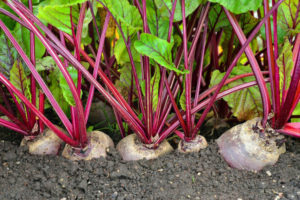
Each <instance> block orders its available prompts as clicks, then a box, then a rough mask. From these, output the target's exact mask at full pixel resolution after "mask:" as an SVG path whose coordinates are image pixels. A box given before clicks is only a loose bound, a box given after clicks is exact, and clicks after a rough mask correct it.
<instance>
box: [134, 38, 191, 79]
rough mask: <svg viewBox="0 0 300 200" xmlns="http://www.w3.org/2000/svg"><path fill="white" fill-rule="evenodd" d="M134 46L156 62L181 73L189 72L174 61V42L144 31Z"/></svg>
mask: <svg viewBox="0 0 300 200" xmlns="http://www.w3.org/2000/svg"><path fill="white" fill-rule="evenodd" d="M134 47H135V49H136V50H137V51H138V52H139V53H140V54H142V55H145V56H148V57H149V58H152V59H153V60H154V61H155V62H157V63H158V64H160V65H161V66H164V67H165V68H167V69H169V70H172V71H175V72H177V73H179V74H186V73H189V72H188V71H187V70H184V71H181V70H179V69H177V68H176V67H175V65H174V63H173V62H172V47H173V43H169V42H167V41H166V40H163V39H160V38H158V37H156V36H155V35H151V34H147V33H142V34H141V37H140V40H137V41H135V43H134Z"/></svg>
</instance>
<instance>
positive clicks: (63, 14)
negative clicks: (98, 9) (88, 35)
mask: <svg viewBox="0 0 300 200" xmlns="http://www.w3.org/2000/svg"><path fill="white" fill-rule="evenodd" d="M85 1H86V0H72V1H71V0H68V1H65V0H46V1H43V2H42V3H40V4H39V6H38V15H37V17H38V18H39V19H41V20H43V21H45V22H47V23H50V24H52V25H53V26H55V27H56V28H58V29H60V30H62V31H64V32H66V33H68V34H72V30H71V20H70V6H73V9H72V17H73V20H74V22H77V20H78V17H79V9H78V6H77V4H80V3H83V2H85ZM88 16H89V14H88ZM88 21H91V17H89V19H87V21H86V22H85V23H84V25H85V26H87V25H88V24H87V22H88ZM85 26H84V27H83V29H85Z"/></svg>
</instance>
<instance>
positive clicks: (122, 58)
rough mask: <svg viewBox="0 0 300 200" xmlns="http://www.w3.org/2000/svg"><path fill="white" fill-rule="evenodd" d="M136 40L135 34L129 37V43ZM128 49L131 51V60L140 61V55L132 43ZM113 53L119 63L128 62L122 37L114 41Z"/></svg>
mask: <svg viewBox="0 0 300 200" xmlns="http://www.w3.org/2000/svg"><path fill="white" fill-rule="evenodd" d="M136 40H137V37H136V36H133V37H131V43H132V44H134V42H135V41H136ZM130 50H131V53H132V57H133V60H134V61H135V62H140V55H139V53H138V52H137V51H136V49H135V48H134V47H133V45H131V48H130ZM114 55H115V57H116V60H117V62H118V63H119V64H120V65H124V64H126V63H130V59H129V55H128V51H127V48H126V45H125V42H124V40H123V38H119V39H118V41H117V42H116V44H115V47H114Z"/></svg>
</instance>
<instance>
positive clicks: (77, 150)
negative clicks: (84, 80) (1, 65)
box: [0, 1, 113, 160]
mask: <svg viewBox="0 0 300 200" xmlns="http://www.w3.org/2000/svg"><path fill="white" fill-rule="evenodd" d="M5 3H6V4H7V5H8V6H9V7H10V8H11V9H12V10H13V11H14V12H15V13H16V14H17V15H18V17H19V18H18V17H16V16H15V15H13V14H12V13H10V12H8V11H6V10H4V9H2V8H1V9H0V11H1V13H3V14H5V15H7V16H8V17H10V18H12V19H13V20H15V21H16V22H18V23H19V24H21V25H22V26H24V27H25V28H27V29H28V30H30V31H31V35H32V34H34V35H32V36H36V37H37V38H38V39H39V40H40V42H41V43H42V44H43V45H44V47H45V48H46V50H47V53H48V54H49V55H51V58H52V59H53V60H54V61H55V63H56V65H57V67H58V68H59V71H60V72H61V74H62V75H63V77H64V78H63V80H61V81H62V82H64V83H65V85H66V86H67V88H68V90H70V91H71V97H69V99H71V100H73V101H74V102H72V103H70V104H71V105H72V106H71V121H70V120H69V119H68V117H67V116H66V114H65V113H64V112H63V110H62V108H61V107H60V105H59V103H58V102H57V101H56V99H55V98H54V97H53V94H52V93H51V91H50V89H49V88H48V87H47V85H46V84H45V82H44V80H43V79H42V77H41V76H40V74H39V73H38V71H37V69H36V68H35V65H34V64H35V62H33V61H34V59H35V57H34V54H33V53H32V52H34V42H32V41H33V40H31V44H30V48H31V59H29V58H28V56H27V55H26V53H25V52H24V50H23V49H22V47H21V46H20V44H19V43H18V42H17V40H16V39H15V37H14V36H13V35H12V34H11V32H10V31H9V29H8V28H7V27H6V25H5V24H4V23H3V21H2V20H0V27H1V29H2V30H3V32H4V33H5V35H6V36H7V38H8V39H9V40H10V42H11V44H12V45H13V47H14V48H15V49H16V51H17V52H18V53H19V55H20V57H21V58H22V59H23V61H24V63H25V64H26V66H27V67H28V68H29V70H30V72H31V84H30V87H31V89H32V90H34V88H37V85H36V83H38V85H39V87H40V88H39V90H41V91H42V92H43V94H45V96H46V97H47V98H48V101H49V102H50V104H51V105H52V107H53V109H54V111H55V112H56V113H57V115H58V117H59V118H60V120H61V122H62V123H63V125H64V126H65V128H66V130H67V133H65V132H64V131H62V129H60V128H58V127H57V126H55V125H54V124H53V123H51V122H50V121H49V120H48V119H47V118H46V117H45V115H44V114H43V113H42V112H41V111H43V101H44V99H43V96H42V95H40V96H41V98H40V101H39V103H40V104H39V107H40V108H41V109H40V110H39V109H37V108H36V105H35V104H34V103H33V102H35V101H30V99H28V96H26V91H24V90H22V91H20V89H19V88H16V87H15V86H14V84H13V83H12V81H13V80H8V79H7V78H6V77H5V75H4V74H3V73H1V74H0V79H1V83H2V84H3V85H4V86H5V87H6V89H7V90H8V91H9V93H10V94H11V98H12V99H17V100H14V102H15V103H19V102H22V103H19V104H16V106H17V107H18V111H19V112H20V115H21V116H22V114H23V112H22V111H23V110H25V111H26V112H27V113H32V114H31V115H34V116H35V118H37V119H38V122H39V127H38V126H37V125H35V126H34V127H33V128H32V129H33V130H29V131H27V129H25V128H26V127H24V128H23V127H22V126H21V127H20V125H19V123H18V121H17V120H15V119H14V118H12V117H13V116H10V115H8V114H9V113H7V112H5V111H6V110H3V109H2V110H3V111H4V112H5V113H4V114H6V115H7V116H8V117H9V118H12V119H11V121H7V120H1V123H2V125H4V126H6V127H8V128H12V129H14V130H16V131H18V132H21V133H23V134H24V135H28V134H27V132H29V133H34V134H36V130H39V131H41V130H43V125H44V124H45V125H46V126H48V127H49V128H50V129H51V130H52V131H53V132H54V134H53V133H50V132H49V131H46V132H45V133H41V135H42V136H41V137H40V138H38V141H37V142H34V143H35V144H36V145H38V147H36V148H37V152H36V153H38V154H44V153H47V152H45V151H48V152H50V153H54V154H56V153H57V152H58V148H59V145H56V146H55V147H56V149H54V150H52V149H51V150H49V148H50V147H49V145H51V144H52V139H53V138H54V139H55V138H56V137H55V136H56V135H57V136H58V137H59V138H60V139H62V141H64V142H66V143H67V146H66V147H65V149H64V151H63V155H64V156H65V157H68V158H70V159H72V160H78V159H91V158H96V157H100V156H106V148H107V147H112V146H113V142H112V140H111V139H110V138H109V137H108V136H106V135H105V134H103V133H102V132H96V131H93V132H91V133H87V130H86V122H87V117H86V113H88V109H89V108H88V109H86V110H84V108H83V105H82V102H81V99H80V91H81V89H80V86H81V80H80V73H79V74H78V75H77V76H78V78H77V80H78V82H77V83H74V81H73V79H72V77H71V75H70V73H69V69H68V63H67V62H66V60H65V62H64V63H63V62H62V60H61V59H60V57H59V56H58V54H57V53H56V51H55V50H54V48H53V47H52V46H50V43H51V41H50V40H49V39H48V38H46V37H45V36H43V35H42V34H41V32H40V31H39V30H38V29H37V27H36V26H35V25H34V22H33V20H31V19H29V18H28V17H27V16H31V17H32V18H34V19H35V20H37V19H36V18H35V17H34V15H33V13H32V11H31V10H30V9H28V8H27V7H25V6H24V5H23V4H22V3H20V2H18V1H6V2H5ZM30 3H31V1H30ZM69 9H71V8H69ZM84 9H85V8H84ZM82 10H83V9H82ZM70 13H71V14H70V18H71V21H72V11H70ZM80 17H81V18H83V17H84V14H81V15H80ZM82 22H83V20H79V22H78V27H79V28H77V34H78V35H80V34H81V33H80V31H78V30H80V26H82ZM37 24H39V25H42V23H41V22H40V21H39V23H37ZM43 26H44V25H43ZM73 26H74V25H72V29H73V28H74V27H73ZM44 28H45V26H44ZM47 31H48V34H51V36H52V37H54V35H53V34H52V33H51V32H50V30H49V29H47ZM73 36H74V35H73ZM32 38H34V37H31V39H32ZM78 38H80V36H79V37H78ZM56 42H58V40H57V41H56ZM63 43H64V41H63V40H62V41H61V43H60V41H59V45H60V46H62V47H64V45H63ZM51 44H53V43H51ZM64 50H65V51H68V50H67V49H66V48H64ZM68 53H69V54H70V55H71V53H70V52H69V51H68ZM72 58H73V59H75V58H74V57H73V56H72ZM77 59H79V58H78V57H77ZM18 69H21V68H20V67H19V68H18ZM19 71H21V70H19ZM20 80H21V81H24V80H26V77H25V75H22V79H20ZM24 82H25V81H24ZM76 84H77V87H76ZM24 87H25V86H24ZM26 89H27V88H26ZM31 94H35V93H31ZM41 94H42V93H41ZM69 95H70V94H69ZM4 96H5V95H4ZM91 96H93V94H90V96H89V98H91ZM4 100H5V102H6V101H9V100H8V99H7V98H6V99H4ZM7 105H9V103H7ZM19 107H20V108H19ZM8 108H9V107H8ZM2 110H1V111H2ZM27 113H25V114H27ZM25 114H23V115H25ZM31 115H25V116H23V118H24V119H23V120H24V121H25V120H30V118H29V117H31ZM35 118H34V119H35ZM38 128H39V129H38ZM26 131H27V132H26ZM33 131H34V132H33ZM35 144H34V145H35ZM68 145H70V146H71V147H72V148H70V147H69V146H68ZM39 150H40V151H42V152H38V151H39Z"/></svg>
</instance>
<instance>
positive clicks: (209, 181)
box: [0, 129, 300, 200]
mask: <svg viewBox="0 0 300 200" xmlns="http://www.w3.org/2000/svg"><path fill="white" fill-rule="evenodd" d="M20 139H21V138H20V137H18V136H17V135H16V134H14V133H11V131H9V130H6V129H1V133H0V185H1V190H0V199H32V200H34V199H60V200H63V199H118V200H121V199H205V200H208V199H243V200H248V199H255V200H256V199H272V200H274V199H300V156H299V155H300V141H299V140H296V139H290V138H288V140H287V143H286V146H287V152H286V153H285V154H284V155H282V156H281V157H280V159H279V161H278V163H277V164H276V165H275V166H271V167H267V168H265V169H264V170H262V171H261V172H259V173H252V172H246V171H239V170H235V169H231V168H230V167H228V166H227V164H226V163H225V162H224V161H223V160H222V158H221V157H220V155H219V153H218V149H217V145H216V143H215V142H214V139H208V141H209V146H208V148H207V149H205V150H202V151H201V152H200V153H192V154H186V155H183V154H179V153H177V152H173V153H171V154H169V155H166V156H163V157H161V158H159V159H156V160H149V161H147V160H142V161H136V162H124V161H122V160H121V158H120V157H119V155H118V153H117V152H116V151H115V150H110V151H109V154H108V157H107V158H106V159H104V158H102V159H98V160H92V161H88V162H86V161H80V162H72V161H69V160H66V159H65V158H63V157H60V156H44V157H42V156H33V155H30V154H28V153H27V151H26V149H25V148H23V147H22V148H21V147H18V145H19V142H20Z"/></svg>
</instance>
